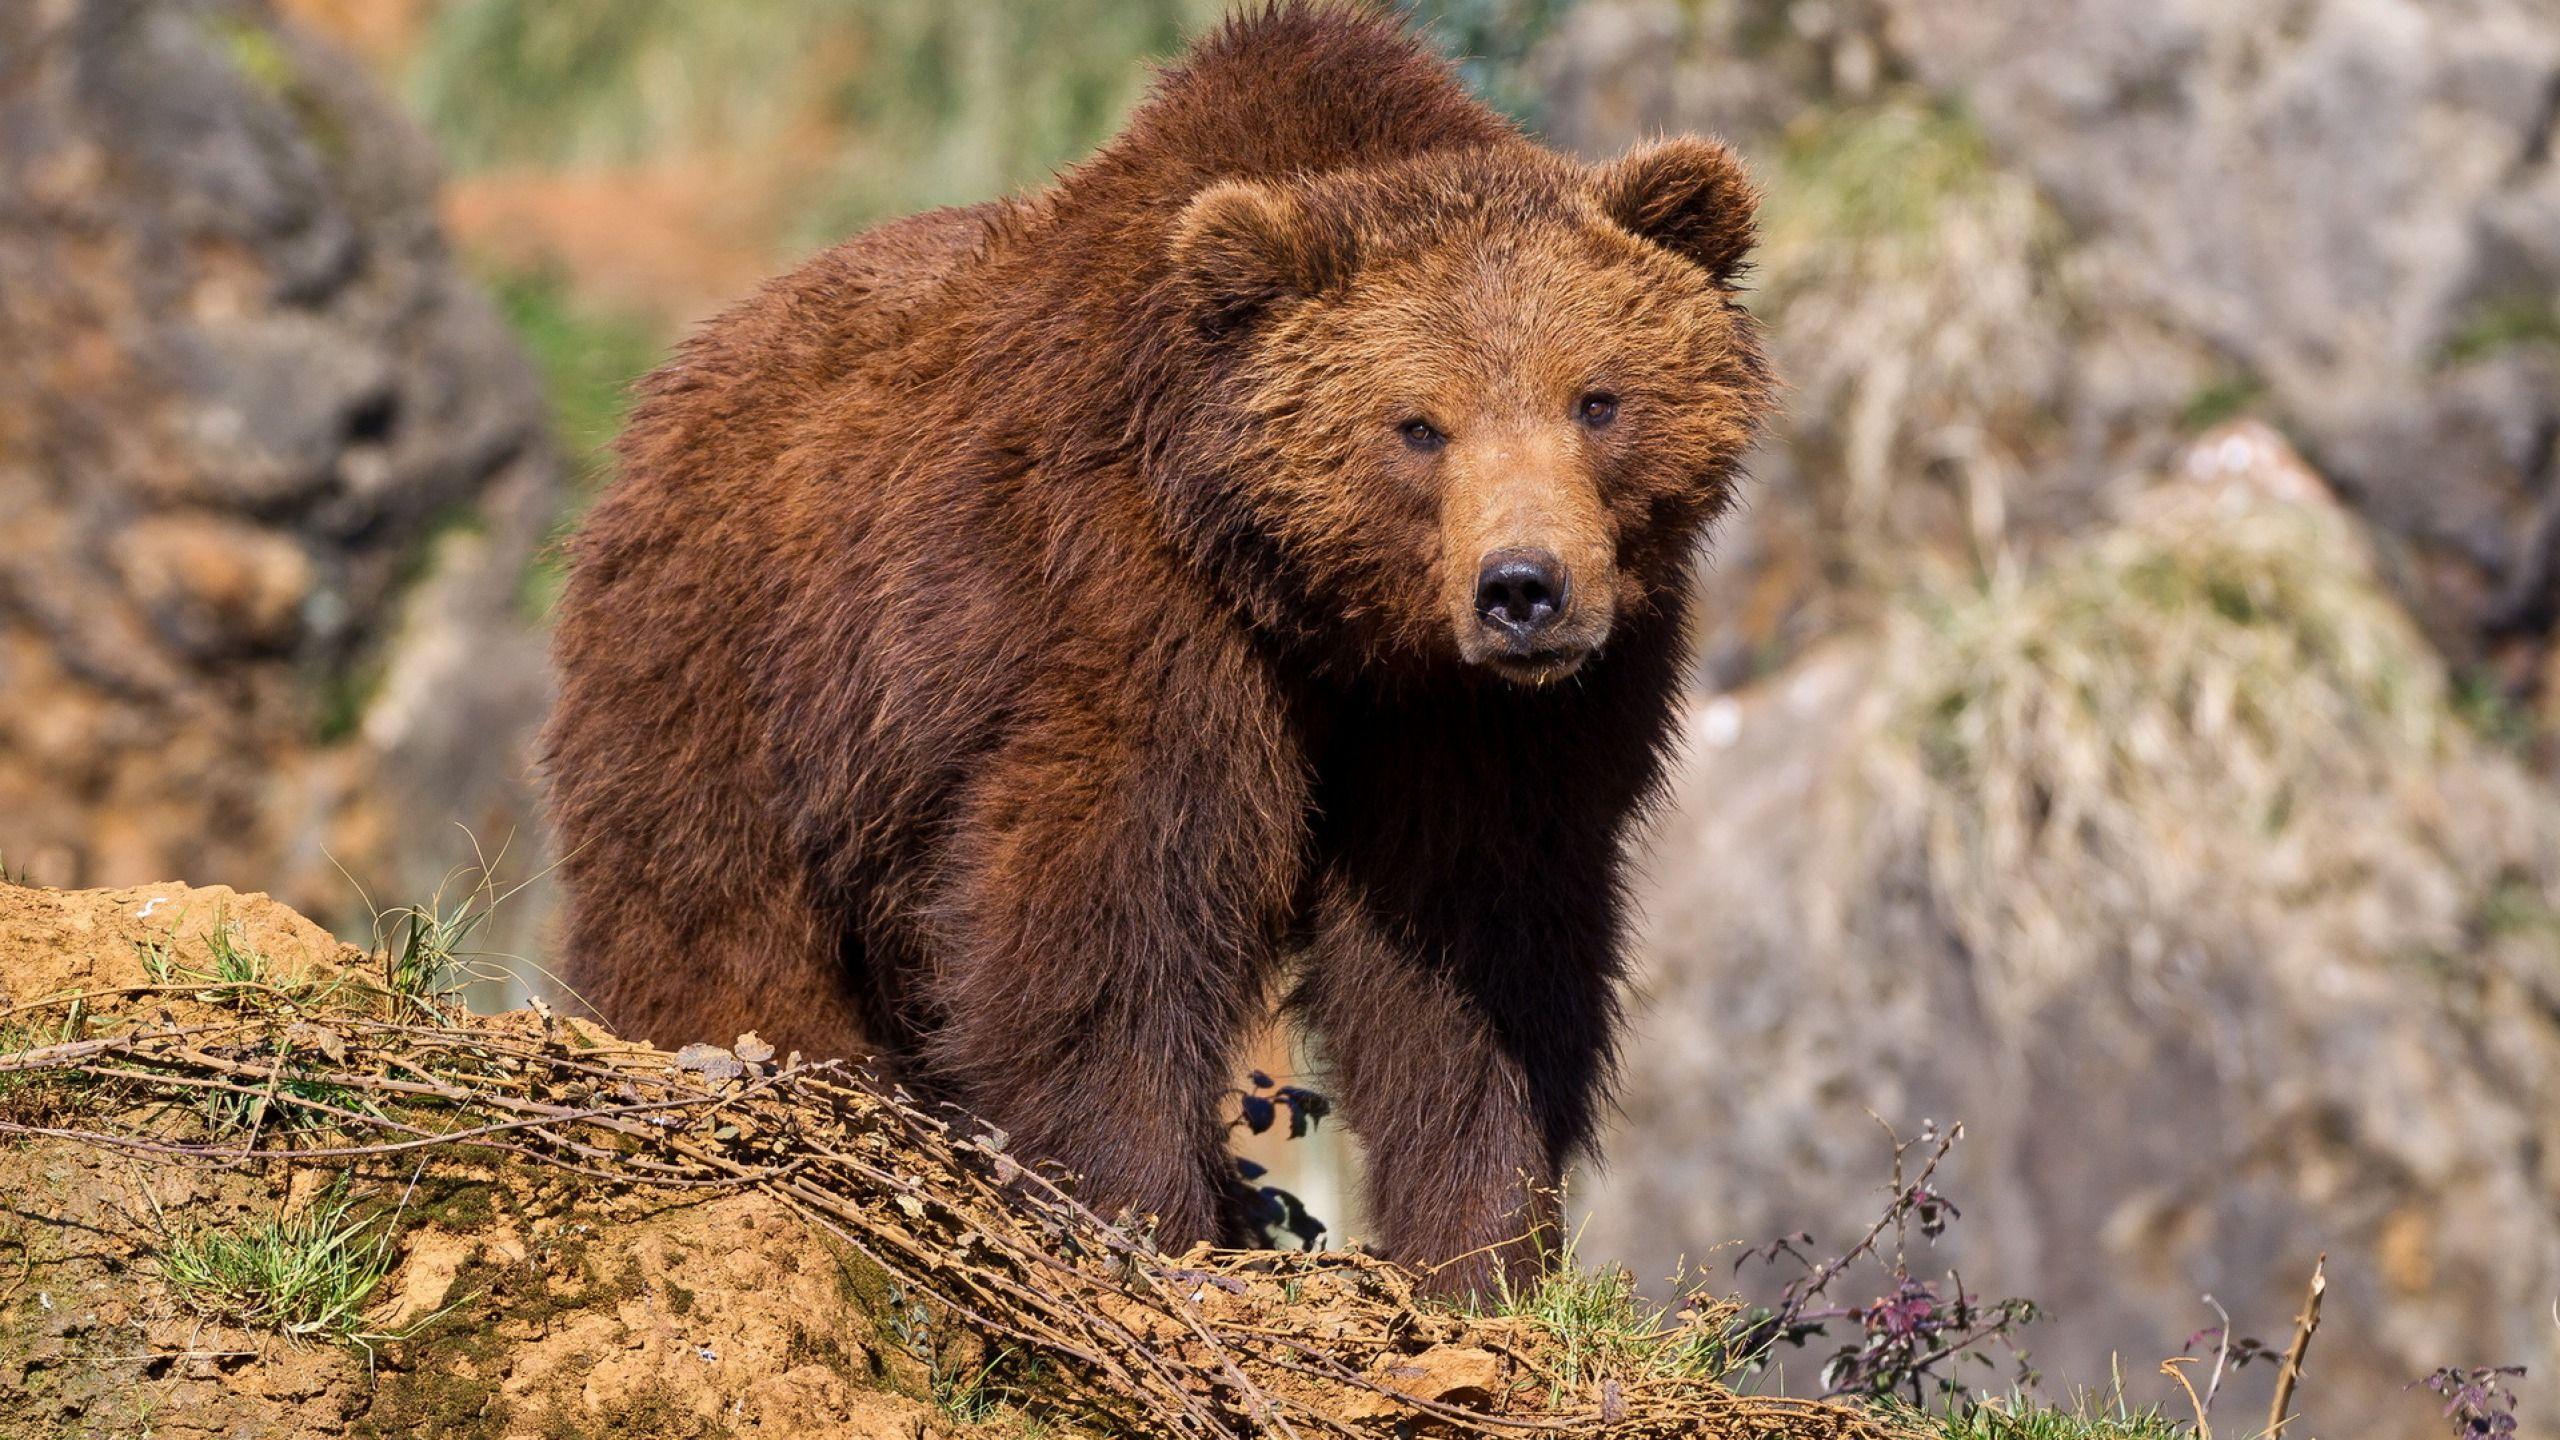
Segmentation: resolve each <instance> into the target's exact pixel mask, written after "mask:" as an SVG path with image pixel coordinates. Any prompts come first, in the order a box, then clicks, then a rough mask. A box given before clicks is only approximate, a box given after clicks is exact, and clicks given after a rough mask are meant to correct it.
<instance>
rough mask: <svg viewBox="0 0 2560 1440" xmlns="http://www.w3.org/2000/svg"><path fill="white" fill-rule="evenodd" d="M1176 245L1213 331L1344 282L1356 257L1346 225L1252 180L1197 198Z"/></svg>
mask: <svg viewBox="0 0 2560 1440" xmlns="http://www.w3.org/2000/svg"><path fill="white" fill-rule="evenodd" d="M1171 243H1172V257H1173V268H1174V273H1175V275H1176V276H1177V277H1178V281H1179V283H1180V284H1181V285H1182V286H1183V287H1184V288H1185V289H1186V290H1187V291H1188V293H1189V294H1190V297H1191V299H1192V301H1193V303H1194V305H1196V306H1197V308H1198V311H1199V315H1200V320H1201V323H1202V324H1203V325H1204V326H1206V327H1207V328H1209V329H1211V330H1213V331H1227V330H1233V329H1236V328H1238V327H1239V326H1242V325H1244V324H1245V323H1247V322H1249V321H1251V320H1252V319H1253V318H1254V317H1255V316H1257V315H1259V314H1261V313H1262V312H1263V311H1264V310H1266V309H1268V308H1270V306H1271V305H1272V304H1273V303H1274V302H1276V301H1280V300H1285V299H1290V298H1294V297H1299V296H1307V295H1313V294H1315V293H1317V292H1318V291H1321V290H1323V289H1325V288H1326V287H1327V286H1330V285H1334V284H1337V283H1339V282H1340V281H1341V280H1343V279H1344V278H1346V277H1347V276H1348V275H1349V274H1350V273H1351V270H1352V268H1353V266H1354V263H1355V258H1356V252H1357V246H1356V245H1355V244H1354V242H1353V240H1352V237H1351V232H1350V227H1349V226H1348V224H1347V223H1345V222H1343V221H1341V220H1339V219H1338V218H1336V217H1332V216H1329V215H1326V214H1324V213H1323V212H1322V211H1321V209H1320V208H1319V207H1317V206H1315V205H1313V204H1311V203H1309V201H1308V199H1307V198H1306V197H1305V196H1303V195H1300V194H1296V193H1293V192H1291V191H1288V190H1284V189H1281V188H1280V187H1278V186H1273V185H1264V184H1259V183H1256V182H1253V181H1248V180H1221V181H1219V182H1218V183H1217V184H1214V185H1211V186H1209V187H1207V188H1206V189H1204V190H1202V191H1201V192H1200V193H1199V194H1197V195H1194V196H1193V197H1191V203H1190V204H1188V205H1185V206H1184V207H1183V209H1182V214H1181V215H1180V216H1178V217H1176V218H1175V220H1174V222H1173V235H1172V242H1171Z"/></svg>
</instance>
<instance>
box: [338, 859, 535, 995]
mask: <svg viewBox="0 0 2560 1440" xmlns="http://www.w3.org/2000/svg"><path fill="white" fill-rule="evenodd" d="M465 833H466V834H467V833H468V832H465ZM472 850H473V859H472V863H471V864H469V865H465V866H461V867H459V868H457V869H455V870H454V871H452V872H451V873H449V874H447V875H446V876H445V878H444V879H443V881H442V882H440V883H439V884H437V886H436V888H435V891H434V893H432V894H430V895H428V896H427V897H426V898H425V899H424V900H421V901H418V902H416V903H414V904H409V905H399V906H394V907H392V908H390V909H387V910H386V909H382V908H379V907H377V906H375V905H374V903H373V899H372V897H371V896H369V895H365V894H364V891H363V887H362V886H360V885H359V886H357V894H358V895H359V896H361V897H362V898H363V900H364V905H365V909H366V910H367V912H368V913H370V914H371V916H372V917H373V953H374V956H375V960H376V963H377V965H378V966H379V967H380V968H379V969H378V971H377V973H376V976H375V979H374V982H373V983H374V984H376V985H378V986H379V987H380V989H381V991H382V993H383V995H384V997H385V998H386V999H387V1000H388V1001H389V1002H390V1005H391V1009H392V1011H393V1012H394V1013H393V1017H392V1018H394V1019H419V1020H426V1021H430V1022H434V1021H441V1020H444V1019H448V1018H450V1015H451V1013H452V1011H453V1010H454V1008H455V1007H456V1004H457V1000H458V997H459V995H460V994H461V992H462V990H463V988H464V987H465V986H467V985H470V984H473V983H475V982H485V981H500V980H513V979H516V978H517V976H516V974H515V972H514V970H513V968H511V967H512V966H515V965H521V966H526V967H528V968H537V969H538V968H539V967H533V966H532V965H531V962H529V961H526V960H524V959H523V957H521V956H501V955H496V954H492V953H490V952H487V951H480V950H473V949H471V948H469V944H470V940H471V937H472V935H473V934H475V933H476V932H478V931H479V929H480V928H481V927H482V926H483V925H486V924H487V923H489V919H490V917H491V916H492V915H494V914H496V913H497V909H498V907H499V906H500V905H503V904H505V903H506V902H507V900H508V899H509V898H511V897H512V896H514V895H515V893H516V892H517V891H519V890H521V889H523V888H524V887H525V886H526V885H528V884H531V883H532V882H533V881H534V880H538V879H540V878H542V877H541V875H540V874H536V875H534V876H532V877H530V878H528V879H526V880H523V881H519V882H516V883H514V884H511V885H501V884H499V883H498V879H497V875H498V868H499V867H500V866H501V865H503V864H504V863H505V862H506V858H507V846H505V845H500V846H499V847H498V852H497V853H496V854H495V855H491V854H489V853H487V852H485V851H483V850H482V849H481V848H480V844H479V840H478V838H477V837H473V838H472ZM350 878H351V879H352V877H350ZM502 961H504V962H509V963H506V964H502V963H500V962H502Z"/></svg>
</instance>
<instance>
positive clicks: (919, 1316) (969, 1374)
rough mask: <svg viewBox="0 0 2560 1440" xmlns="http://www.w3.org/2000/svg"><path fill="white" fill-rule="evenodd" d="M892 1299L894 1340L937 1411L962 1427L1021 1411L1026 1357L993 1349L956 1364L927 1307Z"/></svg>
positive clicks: (894, 1294) (896, 1295) (895, 1295)
mask: <svg viewBox="0 0 2560 1440" xmlns="http://www.w3.org/2000/svg"><path fill="white" fill-rule="evenodd" d="M890 1299H891V1303H890V1305H889V1307H888V1311H887V1316H886V1325H887V1329H888V1332H889V1338H890V1339H891V1340H892V1341H893V1342H895V1343H896V1345H897V1346H898V1348H899V1349H901V1350H903V1351H905V1352H906V1353H907V1355H908V1356H909V1357H910V1358H912V1359H913V1360H914V1361H915V1362H916V1363H917V1364H918V1365H921V1366H923V1367H924V1377H925V1388H926V1389H927V1390H928V1391H930V1392H931V1393H932V1395H933V1403H934V1405H935V1407H936V1408H937V1409H939V1410H941V1411H942V1413H943V1414H945V1415H947V1416H949V1417H951V1418H952V1419H953V1420H956V1421H958V1422H960V1423H961V1424H964V1425H977V1424H982V1423H984V1422H986V1421H988V1420H990V1419H993V1418H994V1417H995V1416H996V1415H998V1414H999V1413H1001V1412H1003V1411H1005V1410H1008V1409H1018V1408H1020V1406H1021V1403H1022V1401H1023V1398H1024V1395H1023V1391H1022V1389H1021V1388H1020V1387H1019V1386H1017V1385H1016V1384H1014V1383H1013V1379H1012V1377H1013V1374H1014V1372H1015V1370H1016V1369H1017V1368H1018V1365H1019V1362H1020V1361H1021V1358H1022V1357H1021V1355H1020V1353H1019V1352H1017V1351H1016V1350H1015V1349H1014V1348H1013V1347H1012V1346H1009V1345H1007V1346H999V1347H990V1348H988V1349H985V1350H983V1351H979V1352H977V1353H976V1354H975V1355H973V1356H971V1357H970V1358H968V1359H962V1360H960V1361H958V1362H957V1363H954V1359H953V1356H952V1355H951V1354H950V1353H949V1347H947V1346H946V1345H945V1343H944V1341H943V1338H942V1337H941V1335H939V1334H938V1333H937V1327H936V1325H935V1322H934V1315H933V1311H932V1309H931V1308H930V1307H929V1306H928V1305H927V1304H926V1302H924V1301H922V1300H910V1299H909V1298H907V1296H906V1295H905V1294H904V1293H903V1292H900V1291H897V1290H895V1289H892V1291H891V1292H890Z"/></svg>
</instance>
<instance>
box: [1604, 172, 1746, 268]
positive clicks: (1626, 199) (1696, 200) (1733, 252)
mask: <svg viewBox="0 0 2560 1440" xmlns="http://www.w3.org/2000/svg"><path fill="white" fill-rule="evenodd" d="M1595 184H1596V187H1597V189H1598V192H1599V196H1600V208H1601V210H1602V211H1604V212H1605V213H1606V214H1607V215H1608V216H1609V218H1610V219H1612V220H1614V221H1616V222H1618V224H1619V225H1621V226H1623V227H1625V228H1626V230H1627V231H1628V232H1629V233H1631V234H1634V235H1636V236H1639V237H1641V238H1643V239H1646V240H1650V241H1652V242H1654V243H1655V244H1657V245H1660V246H1662V247H1663V248H1664V249H1666V250H1669V251H1671V252H1672V253H1673V254H1676V255H1685V256H1687V257H1688V258H1689V259H1691V260H1695V261H1696V262H1698V264H1699V265H1701V266H1703V267H1704V268H1705V269H1706V272H1707V273H1708V274H1709V275H1712V276H1714V277H1715V282H1716V283H1717V284H1719V285H1729V284H1731V283H1732V282H1733V277H1734V275H1735V273H1736V272H1737V271H1739V270H1740V269H1741V268H1742V260H1743V257H1744V256H1745V255H1748V254H1749V253H1750V252H1751V243H1752V241H1753V240H1754V239H1755V238H1756V237H1757V234H1758V230H1757V227H1756V226H1755V225H1754V223H1753V218H1752V217H1753V214H1754V212H1756V211H1757V210H1758V209H1759V205H1760V192H1759V190H1758V189H1757V188H1756V187H1754V186H1753V185H1752V183H1751V176H1750V174H1749V172H1747V171H1745V170H1744V169H1743V168H1742V161H1741V159H1740V158H1739V157H1737V156H1736V155H1735V154H1734V153H1733V152H1732V151H1731V150H1729V149H1727V148H1726V147H1724V146H1723V145H1720V144H1718V143H1717V142H1715V141H1713V140H1700V139H1698V138H1696V137H1694V136H1688V135H1683V136H1679V137H1676V138H1674V139H1669V140H1657V141H1655V142H1654V143H1653V144H1650V145H1645V146H1640V147H1638V148H1637V149H1634V150H1630V151H1628V152H1627V153H1626V154H1625V155H1622V156H1620V157H1619V158H1618V159H1616V160H1613V161H1611V162H1609V163H1608V164H1606V165H1603V166H1601V167H1600V169H1599V172H1598V174H1597V176H1596V177H1595Z"/></svg>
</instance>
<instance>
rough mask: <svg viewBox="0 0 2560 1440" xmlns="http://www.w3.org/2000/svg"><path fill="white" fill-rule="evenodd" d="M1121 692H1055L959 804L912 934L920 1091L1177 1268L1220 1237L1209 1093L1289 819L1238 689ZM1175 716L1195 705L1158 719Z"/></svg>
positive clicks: (1253, 958) (1255, 958) (1245, 1005)
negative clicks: (935, 1094)
mask: <svg viewBox="0 0 2560 1440" xmlns="http://www.w3.org/2000/svg"><path fill="white" fill-rule="evenodd" d="M1133 688H1134V687H1133V686H1132V684H1131V682H1130V677H1129V676H1127V675H1125V674H1122V675H1117V676H1112V677H1101V676H1086V677H1082V681H1081V683H1079V684H1075V685H1067V686H1062V687H1059V689H1058V690H1057V691H1055V692H1053V696H1054V698H1052V699H1050V700H1049V701H1048V702H1047V703H1046V704H1045V705H1044V706H1043V707H1042V709H1041V710H1040V711H1039V712H1038V713H1037V714H1036V716H1035V717H1034V718H1033V719H1032V721H1031V722H1030V723H1028V724H1026V725H1025V726H1023V727H1022V728H1021V729H1019V730H1018V731H1017V732H1016V733H1015V736H1014V738H1013V739H1012V740H1011V741H1010V742H1009V743H1007V744H1006V745H1005V746H1004V747H1003V748H1002V749H1001V750H1000V751H999V752H998V753H997V754H996V756H995V757H994V758H993V759H992V761H991V762H989V763H988V764H986V765H985V766H984V767H983V768H982V769H981V770H980V772H979V773H978V774H977V776H976V777H975V778H974V779H973V781H972V783H971V784H970V785H969V787H968V789H967V793H966V799H965V803H964V805H963V807H962V809H961V812H960V814H959V816H958V818H957V820H956V821H955V823H954V825H953V827H952V839H951V840H950V841H949V843H948V846H947V849H946V851H945V854H944V855H943V856H942V857H941V866H940V868H941V870H942V875H943V878H942V881H941V883H940V885H939V886H938V888H937V891H936V895H935V900H934V903H933V914H932V916H931V917H930V921H929V924H930V927H931V931H930V933H931V935H932V941H931V949H932V951H933V956H932V961H931V966H930V973H929V975H928V976H927V979H926V987H925V988H926V990H927V999H928V1004H929V1005H930V1007H931V1009H932V1012H933V1013H932V1014H931V1016H930V1017H929V1018H928V1020H927V1031H928V1033H927V1035H926V1038H925V1041H924V1045H923V1061H924V1065H923V1069H924V1075H923V1077H922V1078H923V1079H924V1080H925V1081H926V1083H927V1084H928V1085H929V1086H931V1087H932V1088H934V1089H936V1090H938V1091H939V1092H940V1093H941V1094H942V1095H944V1096H945V1097H946V1098H949V1099H951V1100H953V1101H955V1102H956V1103H958V1104H959V1105H961V1106H962V1107H964V1108H966V1109H967V1110H969V1111H971V1112H973V1113H974V1114H976V1115H978V1116H979V1117H981V1118H983V1119H985V1120H987V1121H989V1122H991V1123H993V1124H996V1125H999V1126H1001V1127H1003V1128H1004V1129H1005V1130H1006V1131H1007V1132H1008V1133H1009V1135H1010V1136H1011V1137H1012V1148H1013V1150H1014V1152H1015V1153H1016V1154H1018V1155H1020V1156H1022V1157H1024V1158H1025V1159H1045V1160H1053V1161H1057V1162H1059V1163H1062V1164H1064V1165H1065V1166H1067V1167H1068V1168H1069V1169H1071V1170H1073V1171H1074V1172H1076V1174H1077V1175H1078V1176H1080V1177H1081V1179H1080V1182H1079V1185H1078V1190H1077V1193H1078V1195H1079V1197H1080V1198H1081V1199H1083V1200H1084V1201H1085V1202H1086V1203H1087V1204H1088V1205H1090V1206H1092V1207H1093V1208H1094V1209H1095V1210H1097V1211H1099V1212H1101V1213H1102V1214H1103V1215H1104V1216H1105V1217H1109V1216H1111V1215H1112V1214H1114V1213H1115V1212H1118V1211H1121V1210H1123V1209H1126V1210H1129V1211H1133V1212H1135V1213H1137V1214H1140V1215H1153V1216H1155V1217H1156V1218H1157V1223H1158V1232H1157V1233H1158V1237H1159V1240H1160V1242H1161V1243H1164V1244H1166V1245H1167V1246H1168V1247H1169V1248H1173V1249H1179V1248H1181V1247H1182V1246H1184V1245H1187V1244H1189V1243H1191V1242H1193V1241H1198V1240H1213V1241H1227V1240H1232V1239H1233V1238H1234V1236H1233V1234H1232V1233H1231V1232H1232V1230H1233V1228H1234V1227H1233V1224H1232V1216H1231V1211H1232V1209H1233V1206H1232V1203H1231V1193H1232V1188H1233V1187H1232V1183H1231V1182H1232V1170H1233V1162H1232V1160H1231V1159H1230V1158H1229V1154H1228V1150H1227V1145H1226V1126H1225V1123H1224V1122H1225V1110H1226V1108H1227V1106H1228V1103H1229V1095H1228V1092H1229V1090H1230V1088H1231V1087H1232V1086H1233V1085H1234V1084H1235V1066H1236V1064H1237V1063H1238V1059H1239V1051H1240V1049H1241V1046H1242V1044H1243V1041H1244V1039H1245V1037H1246V1035H1247V1032H1248V1031H1249V1029H1250V1028H1251V1027H1252V1026H1253V1025H1254V1024H1255V1023H1256V1022H1257V1021H1259V1020H1260V1019H1261V1018H1262V1017H1263V1016H1264V1015H1265V1014H1266V1013H1267V1012H1268V1008H1269V1004H1270V995H1271V988H1272V984H1273V957H1274V955H1275V953H1276V950H1277V945H1278V940H1279V936H1280V932H1281V929H1282V927H1283V925H1284V923H1285V918H1286V906H1287V901H1288V898H1289V896H1290V894H1291V892H1292V890H1293V889H1294V886H1295V884H1296V868H1297V864H1298V860H1297V856H1298V853H1299V850H1300V843H1299V827H1301V826H1302V825H1303V824H1304V815H1305V808H1306V807H1305V796H1304V793H1303V780H1302V779H1301V767H1300V766H1299V765H1298V764H1297V763H1296V761H1295V759H1294V757H1293V756H1292V755H1290V754H1287V753H1283V752H1282V751H1281V749H1280V748H1279V741H1278V739H1277V738H1276V737H1278V736H1279V735H1280V734H1281V729H1280V727H1279V726H1277V725H1276V724H1274V723H1272V721H1271V719H1270V716H1269V715H1268V713H1267V712H1260V711H1257V710H1255V709H1254V708H1253V702H1254V699H1255V694H1254V688H1253V683H1252V676H1251V674H1250V673H1249V672H1246V671H1243V670H1241V669H1230V670H1229V671H1228V672H1227V673H1226V674H1224V675H1221V676H1216V677H1212V678H1209V679H1204V680H1200V681H1197V682H1196V683H1195V684H1193V685H1190V686H1176V687H1174V688H1172V689H1171V690H1170V691H1169V692H1168V691H1161V690H1159V691H1154V692H1153V693H1152V694H1150V695H1148V696H1147V697H1146V701H1145V703H1144V704H1134V705H1133V704H1130V703H1129V701H1128V698H1127V697H1129V696H1130V694H1131V692H1132V690H1133ZM1167 693H1170V694H1171V695H1172V696H1174V697H1176V701H1175V704H1173V705H1167V706H1164V707H1162V708H1159V706H1158V704H1157V702H1156V701H1155V699H1154V698H1153V697H1154V695H1162V694H1167ZM1183 696H1191V697H1202V696H1206V697H1214V698H1215V699H1216V700H1217V702H1218V703H1217V705H1216V706H1214V707H1209V706H1205V705H1201V706H1195V707H1194V708H1192V709H1191V710H1190V711H1188V712H1187V713H1178V709H1177V707H1178V705H1179V703H1180V698H1179V697H1183Z"/></svg>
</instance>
